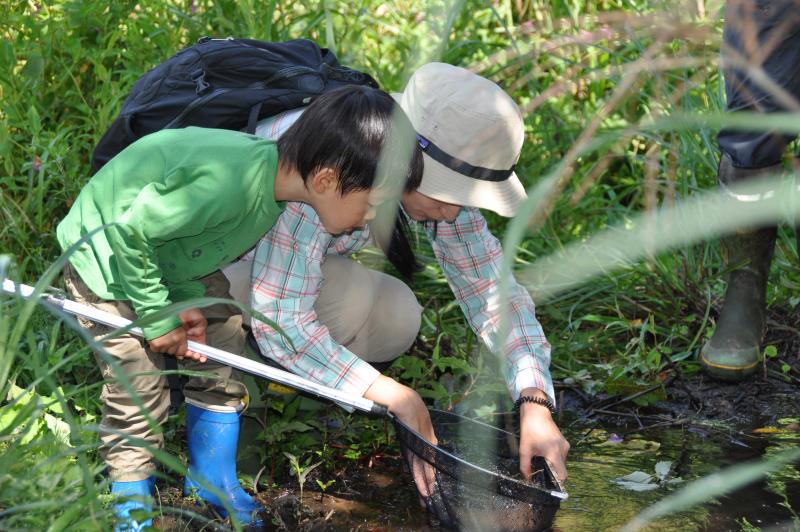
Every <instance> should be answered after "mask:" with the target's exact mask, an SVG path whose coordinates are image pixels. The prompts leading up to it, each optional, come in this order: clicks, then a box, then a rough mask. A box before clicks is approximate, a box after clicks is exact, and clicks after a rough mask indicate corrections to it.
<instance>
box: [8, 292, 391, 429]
mask: <svg viewBox="0 0 800 532" xmlns="http://www.w3.org/2000/svg"><path fill="white" fill-rule="evenodd" d="M33 290H34V289H33V287H32V286H28V285H24V284H15V283H13V282H12V281H10V280H8V279H4V280H3V292H6V293H7V294H11V295H14V294H16V295H19V296H21V297H23V298H25V299H29V298H30V297H31V295H32V294H33ZM42 298H43V299H44V300H45V301H46V302H47V303H49V304H51V305H54V306H56V307H58V308H60V309H62V310H63V311H64V312H68V313H70V314H74V315H76V316H81V317H83V318H86V319H89V320H92V321H94V322H96V323H102V324H103V325H107V326H109V327H113V328H121V327H127V326H128V325H130V324H131V322H130V320H127V319H125V318H123V317H121V316H116V315H114V314H111V313H109V312H105V311H102V310H100V309H97V308H94V307H92V306H89V305H84V304H81V303H76V302H75V301H71V300H69V299H62V298H58V297H54V296H51V295H48V294H44V295H43V296H42ZM130 333H131V334H134V335H136V336H142V337H143V336H144V334H143V333H142V330H141V329H140V328H139V327H134V328H132V329H131V330H130ZM189 349H190V350H191V351H194V352H196V353H200V354H201V355H204V356H206V357H208V358H209V360H213V361H214V362H219V363H220V364H225V365H226V366H231V367H233V368H236V369H238V370H241V371H244V372H245V373H249V374H251V375H255V376H257V377H263V378H265V379H269V380H271V381H274V382H277V383H279V384H283V385H284V386H289V387H291V388H295V389H297V390H302V391H304V392H308V393H311V394H313V395H316V396H317V397H322V398H324V399H328V400H331V401H334V402H336V403H340V404H342V405H346V406H349V407H351V408H355V409H357V410H361V411H363V412H367V413H370V414H376V415H379V416H383V415H387V414H388V413H389V411H388V409H387V408H386V407H385V406H383V405H381V404H378V403H375V402H374V401H370V400H369V399H364V398H363V397H353V396H351V395H348V394H346V393H344V392H341V391H339V390H337V389H335V388H330V387H328V386H324V385H322V384H317V383H316V382H312V381H310V380H307V379H304V378H302V377H298V376H297V375H295V374H293V373H289V372H288V371H284V370H281V369H277V368H273V367H270V366H267V365H266V364H261V363H259V362H256V361H254V360H250V359H249V358H245V357H243V356H239V355H234V354H233V353H228V352H227V351H223V350H221V349H217V348H216V347H211V346H210V345H205V344H198V343H197V342H192V341H189Z"/></svg>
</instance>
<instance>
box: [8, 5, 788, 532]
mask: <svg viewBox="0 0 800 532" xmlns="http://www.w3.org/2000/svg"><path fill="white" fill-rule="evenodd" d="M715 6H716V7H715ZM717 7H718V3H717V4H714V5H709V6H705V3H704V2H693V3H692V8H691V9H687V10H681V9H678V8H676V6H675V5H673V3H669V2H662V1H660V0H603V1H602V2H586V1H562V0H557V1H552V2H551V1H545V0H519V1H515V2H511V1H510V0H500V1H495V2H484V1H481V0H451V1H447V0H431V1H429V2H420V1H417V0H400V1H398V2H391V3H382V2H378V1H374V0H355V1H352V2H344V1H335V0H310V1H308V2H279V1H277V0H269V1H266V2H254V1H252V0H240V1H234V0H158V1H152V2H138V3H137V2H135V1H130V0H122V1H119V2H110V3H109V2H81V1H76V0H58V1H54V2H20V1H13V2H4V3H2V4H0V32H2V35H3V39H2V40H0V101H1V102H2V107H1V108H0V255H4V256H5V258H0V279H2V278H5V277H7V276H11V277H13V278H14V279H17V280H27V281H28V282H32V281H33V280H35V279H38V278H40V277H42V276H43V274H44V273H45V272H46V271H47V269H48V267H49V266H50V265H51V264H53V263H54V262H55V261H56V258H57V257H58V256H59V250H58V246H57V243H56V241H55V235H54V231H55V226H56V224H57V222H58V221H59V220H60V219H61V218H62V217H63V216H64V214H65V213H66V212H67V210H68V208H69V206H70V205H71V204H72V201H73V200H74V198H75V196H76V195H77V194H78V192H79V190H80V189H81V187H82V186H83V185H84V184H85V182H86V181H87V179H88V178H89V173H90V169H89V157H90V154H91V150H92V147H93V146H94V144H95V143H96V142H97V140H98V139H99V138H100V136H101V135H102V133H103V132H104V131H105V129H106V128H107V127H108V125H109V124H110V123H111V121H112V120H113V119H114V117H115V116H116V113H117V112H118V110H119V108H120V106H121V104H122V102H123V100H124V98H125V97H126V95H127V94H128V92H129V91H130V89H131V87H132V85H133V83H134V81H135V80H136V79H137V78H138V77H139V76H140V75H141V74H142V73H144V72H145V71H146V70H148V69H149V68H151V67H152V66H154V65H156V64H157V63H159V62H160V61H162V60H163V59H165V58H166V57H168V56H169V55H171V54H173V53H175V52H176V51H178V50H180V49H181V48H183V47H185V46H187V45H189V44H191V43H193V42H194V41H196V40H197V39H198V38H200V37H202V36H204V35H211V36H220V37H223V36H228V35H234V36H247V37H253V38H262V39H272V40H283V39H289V38H311V39H314V40H315V41H316V42H318V43H320V44H321V45H326V46H329V47H332V48H334V49H335V51H336V52H337V54H338V56H339V58H340V59H341V61H342V62H343V63H345V64H348V65H351V66H354V67H356V68H361V69H364V70H366V71H369V72H370V73H372V74H373V75H374V76H375V77H376V78H377V79H378V80H379V82H380V83H381V84H382V85H383V86H384V87H385V88H386V89H388V90H392V91H399V90H401V89H402V87H403V85H404V83H405V80H406V79H407V77H408V75H409V74H410V73H411V72H413V70H414V69H415V68H416V67H418V66H419V65H420V64H422V63H425V62H427V61H431V60H442V61H445V62H449V63H452V64H457V65H462V66H466V67H469V68H472V69H473V70H475V71H477V72H480V73H482V74H483V75H485V76H487V77H489V78H490V79H492V80H494V81H495V82H497V83H498V84H499V85H501V86H502V87H503V88H504V89H506V90H507V91H508V92H509V93H511V94H512V96H513V97H514V99H515V100H516V101H517V102H518V103H519V105H520V107H521V108H522V109H523V113H524V115H525V128H526V139H525V148H524V149H523V152H522V155H521V158H520V161H519V163H518V166H517V169H518V173H519V175H520V176H521V178H522V179H523V181H524V183H525V185H526V186H529V187H532V188H531V190H533V187H535V186H537V185H539V184H542V183H544V182H545V181H546V180H547V179H548V178H553V179H554V181H555V182H557V183H558V188H557V190H558V193H557V194H556V195H555V197H554V198H551V200H552V203H551V205H549V207H548V208H547V209H545V210H546V212H547V216H546V217H545V218H544V219H542V220H539V221H538V222H537V223H535V224H529V223H528V220H527V219H519V220H516V221H511V222H509V221H507V220H503V219H501V218H500V217H498V216H494V215H491V214H489V215H488V216H487V219H488V221H489V224H490V227H491V229H492V231H493V232H494V233H495V234H497V235H498V236H499V237H502V236H503V235H504V234H505V233H506V230H507V229H511V230H512V232H513V231H514V230H516V231H517V233H515V234H512V236H515V238H516V240H514V242H515V246H513V248H516V249H513V248H512V250H513V251H515V252H516V255H515V258H514V260H513V264H512V265H511V266H513V267H515V268H525V267H527V266H530V265H531V264H532V263H534V262H535V261H536V260H537V259H539V258H541V257H546V256H549V255H551V254H553V253H555V252H558V251H560V250H562V249H563V248H565V246H568V245H569V244H572V243H576V242H586V241H587V240H588V239H589V238H590V237H591V236H592V235H594V234H597V233H598V232H600V231H603V230H607V229H609V228H615V229H614V230H618V231H620V232H624V230H625V229H626V228H627V227H628V226H629V225H630V223H631V220H633V219H635V218H636V216H638V215H639V214H641V213H642V212H650V211H653V210H655V209H657V208H659V207H663V206H668V205H670V204H672V203H675V202H678V201H680V200H683V199H686V198H690V197H692V196H694V195H695V194H697V193H698V192H700V191H702V190H705V189H711V188H713V187H714V186H715V182H714V174H715V169H716V147H715V141H714V133H715V131H714V129H713V128H712V127H710V126H709V125H708V123H705V124H704V123H703V122H702V120H700V118H702V116H703V115H705V114H707V113H711V112H715V111H719V110H720V109H722V102H723V99H724V98H723V90H722V87H721V84H720V79H719V75H718V70H717V64H716V58H717V54H718V49H719V37H720V33H721V32H720V29H721V28H720V22H719V20H717V19H716V18H715V15H714V13H715V12H716V8H717ZM667 29H668V31H667ZM671 117H697V118H698V120H697V121H696V123H695V124H694V125H691V126H690V125H680V120H678V119H676V120H677V122H676V123H678V126H674V125H673V127H660V128H657V127H650V128H648V127H647V126H648V124H653V123H658V122H659V120H667V119H670V118H671ZM515 224H516V225H515ZM791 241H792V238H791V235H790V234H789V233H787V232H785V231H782V233H781V238H780V241H779V246H778V251H777V255H776V259H775V263H774V264H775V266H774V268H773V278H775V279H777V282H776V283H774V284H773V286H772V287H771V288H770V293H769V301H770V304H773V305H781V304H783V303H784V302H786V301H789V300H790V297H791V298H796V297H797V293H798V288H799V287H800V285H798V282H797V279H796V275H794V272H795V271H796V259H795V257H794V249H793V245H794V244H793V243H792V242H791ZM507 249H508V248H507ZM419 253H420V258H421V259H422V260H423V261H424V262H425V264H426V269H425V270H424V271H423V272H421V273H420V274H419V275H418V277H417V279H416V283H415V285H414V289H415V291H416V293H417V295H418V298H419V300H420V303H421V304H422V305H424V307H425V310H424V312H423V324H422V330H421V332H420V337H419V341H418V342H417V345H416V347H415V348H414V349H412V351H411V352H409V353H408V354H407V355H406V356H404V357H402V358H400V359H399V360H398V361H397V362H396V363H395V364H394V366H393V368H392V369H391V370H390V371H391V372H392V375H393V376H395V377H397V378H398V379H399V380H401V381H403V382H405V383H407V384H409V385H410V386H413V387H414V388H415V389H417V390H418V391H419V392H420V394H421V395H422V396H423V397H424V398H425V399H426V400H427V401H428V402H429V403H430V404H432V405H435V406H438V407H441V408H458V409H459V410H460V411H467V412H471V413H476V414H481V415H490V414H493V413H495V412H496V411H497V410H503V409H507V407H508V405H509V401H508V399H507V393H506V392H505V385H504V383H503V381H502V374H503V371H502V368H501V367H499V365H498V363H497V361H496V359H495V358H494V357H493V356H492V355H491V354H488V353H485V352H484V351H483V350H481V341H480V339H478V338H476V337H475V335H474V333H473V332H472V331H471V330H470V328H469V326H468V325H467V323H466V321H465V320H464V317H463V314H462V313H461V310H460V308H459V307H458V305H457V304H456V303H455V302H454V300H453V296H452V294H451V292H450V289H449V287H448V286H447V283H446V281H445V280H444V278H443V276H442V274H441V271H440V269H439V267H438V266H437V265H436V263H435V260H434V258H433V253H432V251H431V249H430V247H429V246H428V244H427V243H421V244H420V246H419ZM509 256H511V254H509ZM12 263H13V264H15V265H16V266H15V269H14V271H13V272H11V267H10V264H12ZM721 264H722V261H721V257H720V255H719V253H718V251H717V247H716V245H715V244H714V243H713V242H706V243H699V244H696V245H692V246H685V247H682V248H680V249H677V250H674V251H672V252H666V253H658V254H653V255H651V256H648V257H647V258H646V260H643V261H641V262H639V263H636V264H633V265H629V266H626V267H624V268H620V269H616V270H614V271H608V272H606V273H605V274H603V275H601V276H598V277H595V278H593V279H592V280H591V281H589V282H586V283H584V284H582V285H580V286H578V287H575V288H571V289H569V290H565V291H561V292H559V293H557V294H556V295H555V296H553V297H552V298H550V299H549V300H548V301H547V302H546V303H539V305H538V307H537V316H538V317H539V319H540V321H541V322H542V325H543V328H544V330H545V332H546V334H547V338H548V340H549V342H550V343H551V344H552V371H553V374H554V376H555V377H556V378H559V379H563V380H564V382H566V383H567V384H571V385H574V386H576V387H579V388H580V389H582V390H583V391H584V392H586V393H588V394H590V395H592V394H596V393H599V392H607V393H611V394H621V395H625V396H627V395H631V394H635V393H637V392H639V391H642V390H646V389H649V388H652V387H653V386H654V385H658V384H659V383H661V382H663V379H664V378H665V376H667V375H668V374H669V373H670V372H672V371H675V368H676V367H677V368H680V369H681V371H684V372H692V371H696V370H697V366H696V364H695V362H694V361H693V360H694V356H695V354H696V352H697V349H698V348H699V347H700V345H702V343H703V341H704V340H705V339H706V338H707V337H708V335H709V334H710V333H711V332H712V331H713V327H714V317H715V315H716V310H715V308H716V303H717V302H718V299H719V297H720V296H721V293H722V288H723V283H722V279H723V274H724V273H725V272H724V268H723V267H722V265H721ZM12 273H13V275H12ZM55 273H56V272H55V270H52V271H50V272H49V274H50V276H49V277H47V278H45V280H44V281H43V283H42V285H41V288H44V286H45V285H47V284H50V282H51V280H52V279H53V276H54V275H55ZM796 303H797V299H794V300H792V302H791V304H792V305H795V304H796ZM64 323H68V324H70V323H72V322H71V321H70V320H69V319H66V318H64V317H63V316H55V317H54V316H52V315H50V314H48V313H45V312H42V311H40V310H37V311H35V312H34V310H33V306H32V305H29V306H26V305H24V304H22V303H21V302H18V301H16V300H14V299H13V298H11V299H9V298H3V297H2V296H0V392H2V393H0V528H3V529H6V528H13V529H22V528H25V529H45V528H46V526H50V525H51V523H52V528H53V529H65V528H73V529H108V528H109V526H108V524H109V515H108V510H107V508H106V505H107V504H106V503H107V502H108V500H107V499H103V498H102V497H99V496H98V494H99V493H101V492H103V491H104V489H105V481H104V480H103V479H102V477H101V476H100V474H99V473H100V467H101V466H100V465H99V464H100V461H99V459H98V455H97V452H96V446H97V437H96V432H97V427H96V423H97V420H98V416H99V398H98V396H99V384H98V383H99V382H100V376H99V373H98V371H97V369H96V367H95V365H94V363H93V362H92V360H91V355H90V352H89V348H88V347H87V340H86V339H81V338H79V337H78V335H77V333H75V332H74V331H73V329H72V328H71V327H64V326H63V324H64ZM72 325H74V323H72ZM778 358H779V351H778V347H773V346H770V347H768V348H767V350H766V352H765V359H766V360H767V361H770V360H775V361H776V362H777V360H776V359H778ZM787 366H789V365H788V364H785V363H784V364H783V365H782V366H780V368H781V371H782V373H783V374H785V376H786V378H787V379H790V378H795V377H793V376H792V372H793V371H795V372H796V370H793V369H792V368H791V367H787ZM656 388H658V387H657V386H656ZM251 393H253V395H254V397H257V399H258V401H256V403H257V404H254V405H252V409H251V412H250V413H248V414H247V415H248V416H252V417H253V418H254V419H257V420H258V423H259V424H260V427H261V428H260V431H259V433H258V435H257V436H256V440H257V441H256V442H255V445H252V446H249V447H248V448H247V449H245V450H244V451H243V454H244V455H248V454H249V455H250V456H255V457H256V458H257V460H258V461H259V463H260V464H264V467H266V468H268V470H269V473H270V474H269V478H270V481H274V480H275V478H276V477H277V476H278V475H282V474H286V473H287V472H288V471H289V470H290V468H291V463H290V462H287V460H286V455H284V454H283V453H284V452H286V453H289V454H291V455H293V456H296V457H313V458H309V459H308V460H310V461H312V460H313V461H315V462H322V465H321V466H320V468H321V469H324V470H325V471H327V472H330V471H333V470H334V469H335V465H336V464H335V462H336V461H337V460H340V459H343V458H344V459H347V460H353V461H357V460H361V459H363V458H365V457H368V456H371V455H372V454H374V453H376V452H379V451H380V450H381V449H384V448H385V447H386V446H387V445H391V444H392V441H393V440H392V430H391V427H390V426H388V425H387V423H386V421H385V420H376V419H369V418H365V417H363V416H348V415H346V414H344V413H343V412H341V411H340V410H338V409H331V408H328V407H326V406H323V405H321V404H320V403H316V402H314V401H311V400H308V399H304V398H300V397H297V396H295V395H282V394H279V393H275V392H271V391H269V390H266V389H263V388H262V389H258V387H257V386H256V385H255V384H254V383H251ZM662 393H663V390H661V389H655V391H654V392H652V393H650V394H647V395H642V396H640V397H638V398H637V401H638V402H640V403H648V402H652V401H655V400H657V399H659V397H660V394H662ZM165 434H166V436H167V439H168V447H167V448H168V449H169V450H170V453H169V454H167V453H165V456H164V457H163V460H162V462H164V463H166V464H167V468H168V469H170V470H172V471H175V472H178V473H182V471H181V470H182V464H181V463H180V462H179V461H178V460H176V459H175V458H174V457H173V455H180V453H181V448H182V445H183V443H182V442H181V441H180V435H181V431H180V430H175V429H174V428H169V427H168V428H167V431H166V433H165ZM170 458H171V460H170ZM310 461H308V462H306V463H304V465H303V467H305V466H307V465H308V464H309V463H311V462H310ZM298 464H299V462H298ZM318 482H319V481H318ZM781 482H784V481H783V480H781ZM784 483H785V482H784ZM323 484H326V485H325V486H323V485H322V484H320V485H319V487H320V488H321V489H323V490H324V489H325V487H327V484H328V483H323ZM775 485H776V486H777V488H776V489H780V485H779V482H778V483H776V484H775ZM55 515H57V516H58V518H57V521H55V522H53V520H52V516H55Z"/></svg>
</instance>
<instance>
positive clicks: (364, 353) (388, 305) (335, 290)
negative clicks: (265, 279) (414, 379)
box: [314, 255, 422, 369]
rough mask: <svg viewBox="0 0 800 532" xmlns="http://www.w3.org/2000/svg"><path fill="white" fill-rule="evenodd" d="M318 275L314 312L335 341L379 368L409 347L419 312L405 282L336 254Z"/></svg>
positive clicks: (412, 341)
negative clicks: (321, 280) (319, 283)
mask: <svg viewBox="0 0 800 532" xmlns="http://www.w3.org/2000/svg"><path fill="white" fill-rule="evenodd" d="M322 274H323V277H324V278H325V283H324V285H323V287H322V290H321V292H320V295H319V297H318V298H317V301H316V303H315V304H314V310H316V312H317V315H318V317H319V320H320V322H321V323H323V324H324V325H325V326H326V327H328V329H329V330H330V332H331V336H332V337H333V338H334V340H336V341H337V342H338V343H340V344H342V345H343V346H344V347H346V348H347V349H349V350H350V351H352V352H353V353H355V354H356V355H358V356H359V357H360V358H362V359H363V360H366V361H367V362H370V363H372V364H373V365H375V366H376V367H378V368H379V369H381V368H382V367H386V366H387V365H388V364H389V363H391V361H392V360H394V359H395V358H397V357H398V356H400V355H401V354H403V353H404V352H405V351H407V350H408V348H409V347H411V344H413V343H414V340H415V339H416V337H417V334H418V333H419V327H420V320H421V313H422V307H420V305H419V303H417V299H416V297H415V296H414V293H413V292H412V291H411V289H410V288H409V287H408V286H406V284H405V283H403V282H402V281H400V280H399V279H396V278H395V277H392V276H390V275H387V274H385V273H383V272H379V271H375V270H371V269H369V268H366V267H364V266H362V265H361V264H359V263H357V262H355V261H353V260H350V259H348V258H346V257H341V256H338V255H329V256H328V257H327V258H326V259H325V262H324V263H323V265H322Z"/></svg>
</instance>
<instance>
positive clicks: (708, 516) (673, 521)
mask: <svg viewBox="0 0 800 532" xmlns="http://www.w3.org/2000/svg"><path fill="white" fill-rule="evenodd" d="M565 425H569V424H568V423H566V424H565ZM245 427H246V428H245V432H249V431H253V429H254V427H251V426H248V423H247V422H246V423H245ZM625 430H626V429H614V428H611V427H606V428H597V427H577V426H572V427H571V428H567V429H566V430H565V436H567V438H568V439H569V440H570V442H571V443H572V445H573V447H572V451H571V453H570V462H569V472H570V479H569V482H568V485H567V491H568V492H569V499H568V500H567V501H565V502H562V503H561V508H560V510H559V511H558V513H557V515H556V518H555V525H554V529H555V530H559V531H565V532H566V531H569V532H572V531H582V530H586V531H594V530H617V529H619V528H620V527H621V526H623V525H624V524H626V523H627V522H628V521H630V520H631V519H632V518H633V517H634V516H635V515H637V514H638V513H639V512H641V511H642V510H643V509H645V508H647V507H648V506H650V505H652V504H654V503H655V502H657V501H659V500H660V499H662V498H663V497H664V496H666V495H667V494H669V493H672V492H674V491H675V490H677V489H680V488H681V487H682V486H684V485H685V483H680V484H673V485H669V486H668V487H666V488H663V487H660V488H658V489H655V490H652V491H640V492H637V491H630V490H626V489H623V488H622V487H620V486H619V485H617V484H615V483H614V482H613V480H614V479H616V478H619V477H623V476H625V475H628V474H630V473H633V472H635V471H642V472H644V473H647V474H649V475H652V476H654V477H655V472H654V468H655V465H656V464H657V463H658V462H663V461H670V462H672V470H671V471H670V478H674V477H680V478H681V479H683V480H684V481H692V480H695V479H698V478H700V477H703V476H705V475H708V474H710V473H713V472H716V471H718V470H719V469H721V468H724V467H725V466H728V465H733V464H736V463H740V462H743V461H746V460H751V459H757V458H759V457H761V456H765V455H766V456H769V455H772V454H774V453H777V452H780V451H781V450H785V449H787V448H790V447H796V446H797V444H798V442H800V424H798V422H797V420H796V419H786V420H779V421H778V422H777V423H773V426H771V427H766V428H764V427H758V428H757V429H756V430H755V431H753V427H750V428H748V429H741V430H732V429H730V428H726V427H724V426H721V425H716V426H714V425H683V426H680V427H673V428H668V429H651V430H648V431H645V432H642V433H641V434H631V435H629V436H624V435H623V436H622V437H618V435H619V434H623V433H624V431H625ZM245 454H247V453H245ZM245 462H246V460H245ZM240 465H245V464H244V463H242V464H240ZM251 467H253V468H254V469H257V468H258V467H259V464H256V463H253V464H251ZM245 469H247V468H245ZM313 484H314V483H313V482H308V483H307V484H306V488H307V489H306V493H305V502H304V504H303V507H304V508H306V515H307V516H312V517H313V519H312V520H317V521H319V524H320V525H322V527H323V528H327V529H332V530H374V529H381V530H383V529H386V530H439V529H440V528H439V527H436V526H430V525H429V519H428V516H427V515H426V512H425V510H424V509H422V508H421V507H420V505H419V499H418V497H417V494H416V490H415V489H414V486H413V481H412V480H411V477H410V475H409V474H408V473H407V472H406V471H404V466H403V465H402V462H401V461H400V460H399V457H398V459H396V460H389V459H383V460H382V462H381V463H380V464H378V465H376V466H375V467H374V468H369V467H367V466H366V464H365V465H362V466H356V467H355V470H352V471H349V472H348V473H347V478H344V477H342V478H338V479H337V480H336V482H335V483H334V484H333V485H332V486H331V487H330V488H329V489H328V490H327V491H326V492H325V494H324V495H323V494H322V493H320V492H319V491H318V490H316V489H315V487H314V485H313ZM281 489H282V490H283V493H287V492H291V491H292V485H286V486H282V488H281ZM297 494H298V493H296V490H295V493H294V495H297ZM274 496H275V495H274V494H270V495H267V496H266V497H265V498H264V502H265V503H266V504H267V505H268V506H269V499H271V498H274ZM799 510H800V465H797V464H795V465H794V466H788V467H785V468H784V469H782V470H780V471H778V472H776V473H773V474H770V475H769V476H768V477H767V478H766V479H764V480H763V481H761V482H759V483H757V484H754V485H751V486H749V487H747V488H745V489H742V490H739V491H738V492H734V493H732V494H729V495H728V496H725V497H723V498H721V499H720V500H718V501H717V502H715V503H711V504H705V505H701V506H698V507H695V508H692V509H690V510H687V511H685V512H682V513H680V514H677V515H674V516H670V517H668V518H665V519H662V520H659V521H657V522H656V523H654V524H653V525H651V527H650V528H649V530H659V531H661V530H680V531H684V530H702V531H718V530H755V529H759V528H763V529H774V530H798V529H800V518H798V516H797V514H796V512H798V511H799Z"/></svg>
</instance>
